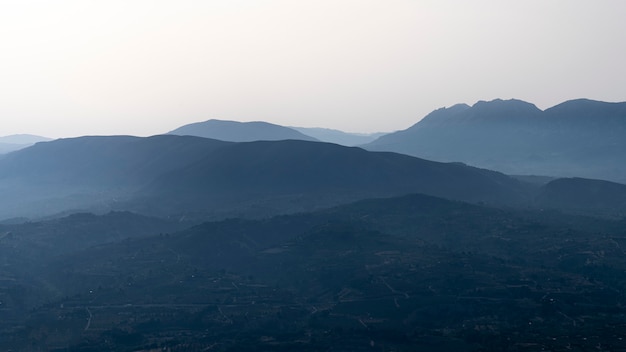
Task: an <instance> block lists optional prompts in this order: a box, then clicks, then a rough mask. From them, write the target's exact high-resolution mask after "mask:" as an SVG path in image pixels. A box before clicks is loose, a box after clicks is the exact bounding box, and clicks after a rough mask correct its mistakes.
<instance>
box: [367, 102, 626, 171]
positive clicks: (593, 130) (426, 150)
mask: <svg viewBox="0 0 626 352" xmlns="http://www.w3.org/2000/svg"><path fill="white" fill-rule="evenodd" d="M363 147H364V148H366V149H368V150H378V151H383V150H384V151H395V152H399V153H404V154H409V155H413V156H417V157H422V158H425V159H430V160H438V161H444V162H451V161H460V162H464V163H467V164H469V165H474V166H477V167H484V168H488V169H492V170H497V171H500V172H504V173H507V174H516V175H523V174H525V175H545V176H555V177H586V178H594V179H607V180H610V181H616V182H625V181H626V176H624V175H626V166H625V165H626V157H625V156H624V155H623V153H622V152H621V151H623V150H625V149H626V103H605V102H599V101H593V100H589V99H578V100H571V101H567V102H564V103H561V104H558V105H556V106H554V107H552V108H549V109H546V110H543V111H542V110H540V109H538V108H537V107H536V106H535V105H533V104H530V103H526V102H523V101H520V100H494V101H491V102H484V101H481V102H477V103H476V104H474V105H473V106H471V107H469V106H468V105H455V106H453V107H450V108H442V109H438V110H435V111H433V112H432V113H430V114H428V115H427V116H426V117H425V118H424V119H422V120H421V121H419V122H417V123H416V124H414V125H412V126H411V127H409V128H407V129H405V130H402V131H398V132H395V133H391V134H387V135H385V136H382V137H380V138H378V139H377V140H375V141H373V142H371V143H369V144H366V145H364V146H363Z"/></svg>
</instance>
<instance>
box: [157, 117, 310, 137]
mask: <svg viewBox="0 0 626 352" xmlns="http://www.w3.org/2000/svg"><path fill="white" fill-rule="evenodd" d="M168 134H174V135H179V136H197V137H204V138H212V139H218V140H221V141H229V142H252V141H279V140H286V139H298V140H303V141H317V139H315V138H313V137H311V136H308V135H305V134H302V133H300V132H298V131H296V130H294V129H291V128H288V127H284V126H279V125H274V124H271V123H267V122H261V121H255V122H237V121H224V120H208V121H204V122H197V123H192V124H189V125H185V126H182V127H179V128H177V129H175V130H173V131H170V132H168Z"/></svg>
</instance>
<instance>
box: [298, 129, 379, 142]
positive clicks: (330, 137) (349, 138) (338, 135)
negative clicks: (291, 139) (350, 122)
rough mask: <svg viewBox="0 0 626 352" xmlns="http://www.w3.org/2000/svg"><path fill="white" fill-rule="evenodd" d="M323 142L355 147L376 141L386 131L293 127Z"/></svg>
mask: <svg viewBox="0 0 626 352" xmlns="http://www.w3.org/2000/svg"><path fill="white" fill-rule="evenodd" d="M292 128H293V129H294V130H297V131H300V132H302V133H304V134H306V135H308V136H311V137H314V138H317V139H318V140H320V141H322V142H328V143H335V144H341V145H345V146H348V147H353V146H357V145H361V144H366V143H369V142H372V141H374V140H375V139H376V138H378V137H380V136H382V135H384V134H385V133H349V132H343V131H339V130H333V129H329V128H310V127H292Z"/></svg>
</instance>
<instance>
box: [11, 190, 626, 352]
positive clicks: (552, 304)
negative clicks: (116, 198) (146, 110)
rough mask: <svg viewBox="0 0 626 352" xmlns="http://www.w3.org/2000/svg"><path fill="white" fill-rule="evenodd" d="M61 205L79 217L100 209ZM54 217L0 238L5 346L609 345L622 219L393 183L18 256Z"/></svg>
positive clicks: (618, 289) (616, 330)
mask: <svg viewBox="0 0 626 352" xmlns="http://www.w3.org/2000/svg"><path fill="white" fill-rule="evenodd" d="M119 215H123V214H111V215H108V216H113V218H114V219H118V218H119ZM121 218H127V219H135V220H133V221H129V222H128V224H129V225H130V226H131V228H132V226H136V225H138V224H141V223H144V222H146V221H149V219H147V218H141V217H139V218H136V217H133V216H131V215H130V214H125V215H123V216H122V217H121ZM61 221H63V222H65V223H66V224H67V225H70V228H80V227H81V226H82V225H81V224H98V223H100V224H106V223H107V222H108V221H109V220H108V219H107V220H106V221H105V220H104V219H103V218H101V217H95V216H91V215H79V216H76V217H68V218H66V219H62V220H61ZM126 221H128V220H124V221H120V220H116V223H117V224H118V226H117V230H119V231H121V232H122V233H124V232H128V231H127V230H125V228H124V226H119V225H122V224H124V223H126ZM72 224H73V225H72ZM54 226H56V225H55V223H51V222H43V223H37V224H25V225H21V226H15V227H13V228H12V231H13V233H15V234H18V233H19V236H18V235H10V236H9V237H6V236H5V237H4V238H1V239H0V252H1V253H2V254H3V256H2V258H3V260H4V265H3V266H2V267H0V273H1V274H2V276H1V277H2V280H0V300H1V301H2V302H3V306H2V312H3V320H2V321H0V339H1V340H2V341H3V346H4V347H6V348H9V349H12V350H26V349H27V348H30V349H32V350H37V349H44V350H55V349H56V350H64V351H84V350H89V351H105V350H124V351H138V350H157V349H158V350H164V349H165V350H171V351H184V350H205V349H209V350H216V351H234V350H237V351H253V350H255V351H258V350H272V351H275V350H301V351H319V350H342V351H343V350H350V351H370V350H380V351H384V350H395V351H409V350H414V349H415V348H419V349H424V350H439V351H476V350H507V349H509V350H532V351H534V350H541V349H544V350H567V349H568V348H569V347H570V346H572V345H575V346H578V347H579V350H592V349H596V347H597V346H600V345H601V346H602V349H603V350H611V351H619V350H622V349H624V348H625V347H626V344H625V342H624V341H623V339H622V338H621V337H622V332H623V329H624V322H623V316H624V314H626V312H625V311H624V308H623V307H624V306H625V304H626V297H625V296H624V292H626V287H625V286H624V283H625V282H626V277H625V276H624V273H625V272H626V271H625V270H626V261H625V260H624V258H626V256H625V255H624V251H623V250H622V249H621V248H622V246H624V245H625V244H626V241H625V235H626V234H625V233H624V223H623V221H621V222H618V221H605V220H598V219H591V218H584V217H568V216H563V215H559V214H557V213H548V212H530V211H524V212H515V211H503V210H499V209H493V208H487V207H482V206H476V205H471V204H466V203H461V202H452V201H447V200H444V199H439V198H434V197H429V196H424V195H410V196H405V197H400V198H391V199H374V200H366V201H361V202H357V203H354V204H349V205H345V206H341V207H337V208H333V209H329V210H324V211H319V212H314V213H306V214H304V213H303V214H297V215H290V216H279V217H274V218H270V219H263V220H235V219H232V220H226V221H220V222H209V223H204V224H201V225H198V226H194V227H192V228H189V229H187V230H183V231H179V232H170V233H160V234H156V233H155V234H154V235H151V236H150V235H147V236H139V237H135V238H131V239H128V240H121V241H115V242H111V243H103V244H101V245H97V246H93V247H75V248H73V249H72V250H70V251H69V252H68V251H62V250H61V251H59V250H56V251H55V252H56V253H63V254H62V255H56V256H40V257H35V258H30V260H26V258H28V257H25V256H24V253H23V252H21V251H19V250H15V249H14V248H16V245H18V247H17V248H18V249H19V248H21V247H19V244H20V241H21V239H22V238H39V237H38V236H37V235H36V234H33V235H30V234H29V233H30V232H29V231H32V230H33V229H37V228H46V227H49V228H54ZM87 228H89V229H91V231H94V234H99V233H101V232H102V233H107V232H108V231H110V230H109V229H111V227H105V231H98V227H96V226H93V225H89V227H87ZM113 228H115V227H113ZM146 229H149V227H147V228H146ZM149 231H150V230H148V232H149ZM50 244H51V245H52V247H53V248H54V242H50ZM59 245H60V246H62V245H63V244H59ZM51 251H54V250H51ZM7 254H10V255H9V256H7ZM6 258H9V259H6ZM22 263H28V265H23V264H22ZM216 341H218V342H216Z"/></svg>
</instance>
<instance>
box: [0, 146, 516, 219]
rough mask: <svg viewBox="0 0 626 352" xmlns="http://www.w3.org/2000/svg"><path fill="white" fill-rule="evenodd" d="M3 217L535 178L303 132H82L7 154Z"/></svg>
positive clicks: (176, 208)
mask: <svg viewBox="0 0 626 352" xmlns="http://www.w3.org/2000/svg"><path fill="white" fill-rule="evenodd" d="M0 190H2V192H3V193H4V194H5V195H6V196H5V197H3V199H2V200H1V201H0V214H1V216H0V217H2V218H10V217H23V216H44V215H51V210H52V211H54V212H67V211H72V210H85V209H86V210H92V211H107V210H135V211H139V212H142V213H145V214H159V215H163V214H168V215H172V214H178V215H182V214H185V213H194V212H200V213H203V214H205V215H206V214H222V215H221V216H225V214H230V216H233V215H237V214H239V215H241V214H248V215H253V214H256V215H257V216H261V215H262V216H267V215H272V214H277V213H283V212H294V211H303V210H307V209H315V208H318V207H322V206H331V205H335V204H340V203H342V202H347V201H352V200H356V199H363V198H368V197H380V196H391V195H401V194H407V193H415V192H418V193H425V194H431V195H436V196H442V197H446V198H450V199H459V200H466V201H473V202H478V201H483V202H488V203H494V202H495V203H507V204H508V203H519V202H520V201H521V200H522V199H524V197H525V190H526V185H524V184H523V183H521V182H519V181H517V180H515V179H512V178H510V177H508V176H505V175H503V174H500V173H497V172H493V171H488V170H483V169H477V168H473V167H469V166H465V165H462V164H458V163H439V162H433V161H427V160H423V159H418V158H415V157H410V156H406V155H401V154H396V153H379V152H368V151H365V150H363V149H360V148H349V147H343V146H339V145H335V144H328V143H319V142H307V141H297V140H286V141H258V142H244V143H234V142H224V141H218V140H213V139H207V138H200V137H192V136H174V135H161V136H153V137H147V138H141V137H130V136H111V137H80V138H71V139H59V140H55V141H51V142H46V143H38V144H36V145H34V146H32V147H30V148H26V149H22V150H19V151H16V152H13V153H10V154H8V155H5V156H4V157H3V158H0Z"/></svg>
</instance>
